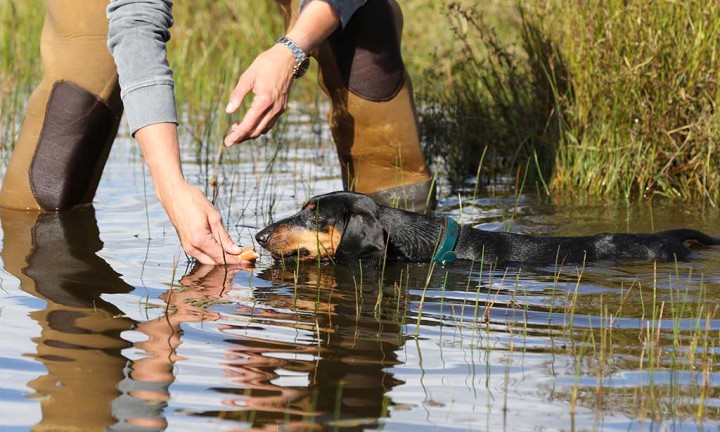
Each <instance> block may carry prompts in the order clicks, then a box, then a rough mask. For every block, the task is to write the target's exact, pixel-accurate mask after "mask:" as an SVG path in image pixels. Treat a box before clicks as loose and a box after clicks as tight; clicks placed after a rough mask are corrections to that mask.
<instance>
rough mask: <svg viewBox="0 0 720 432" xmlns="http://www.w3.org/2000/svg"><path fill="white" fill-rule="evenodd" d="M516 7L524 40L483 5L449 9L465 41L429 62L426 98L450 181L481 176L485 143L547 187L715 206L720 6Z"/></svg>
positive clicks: (539, 1)
mask: <svg viewBox="0 0 720 432" xmlns="http://www.w3.org/2000/svg"><path fill="white" fill-rule="evenodd" d="M517 10H518V12H517V15H516V18H517V21H518V22H519V24H518V25H517V30H516V33H517V36H516V40H517V41H518V42H517V44H516V45H515V44H511V43H508V42H507V36H506V35H504V36H499V35H498V34H497V33H496V32H495V31H494V29H493V27H492V26H490V25H489V24H488V23H487V18H486V16H484V15H482V14H481V13H480V11H479V8H478V9H475V8H473V7H467V6H462V5H460V4H457V3H453V4H452V5H451V7H450V9H449V11H448V13H447V15H448V21H447V22H448V24H449V25H451V26H453V28H454V29H455V32H456V35H457V40H458V48H457V49H456V51H455V52H454V53H453V55H450V56H445V57H443V58H442V59H438V61H439V62H441V63H442V65H443V66H441V67H434V68H431V69H429V70H428V72H427V75H428V77H429V78H430V79H426V80H424V82H423V83H424V84H425V85H427V86H428V87H426V88H423V89H422V96H423V100H424V101H425V102H426V103H427V104H428V105H427V107H426V110H425V112H424V114H423V128H424V134H425V136H426V139H427V141H428V146H429V147H428V148H429V149H431V150H432V151H433V152H434V153H435V152H437V154H439V155H441V156H442V157H443V158H444V160H445V161H446V163H447V165H448V168H449V170H450V173H451V178H453V179H455V180H456V182H457V181H461V180H462V179H464V178H467V177H469V176H471V175H473V174H474V173H475V171H474V169H475V167H476V166H477V164H476V162H477V160H478V158H479V157H480V154H481V153H482V150H483V149H484V148H485V147H486V146H487V147H488V148H489V154H488V156H489V157H490V160H495V161H497V162H496V164H500V168H501V169H505V170H507V169H515V170H518V171H523V170H525V171H527V170H530V173H531V174H533V177H534V179H536V180H538V181H539V182H540V183H542V187H541V189H547V190H549V191H562V192H564V193H571V194H579V195H583V196H588V197H596V198H599V197H607V196H615V197H619V198H625V199H631V198H634V197H653V196H663V197H680V198H683V199H693V198H694V199H697V198H702V199H704V200H707V201H708V202H710V203H711V204H713V205H714V204H716V203H717V201H718V198H720V187H718V186H720V174H719V173H720V170H719V169H718V168H720V156H719V155H718V152H717V148H716V142H717V138H718V136H720V114H719V112H718V109H717V106H718V102H720V83H719V82H718V79H717V71H718V70H720V56H718V55H717V53H718V49H719V48H720V40H718V38H717V35H718V34H719V33H720V18H718V17H720V4H719V3H717V2H704V1H701V0H689V1H684V2H669V1H661V2H656V1H650V0H637V1H632V2H620V1H610V2H601V1H589V2H575V1H569V0H533V1H530V2H523V3H522V5H519V6H518V7H517ZM447 70H450V71H451V72H450V73H446V72H445V71H447ZM433 82H439V83H440V85H439V86H438V85H433ZM448 142H450V143H453V144H455V145H452V146H449V145H447V143H448ZM528 160H533V164H532V166H530V167H527V166H525V163H526V161H528ZM485 173H486V174H487V175H493V174H495V171H494V167H493V164H490V166H488V167H487V168H486V169H485Z"/></svg>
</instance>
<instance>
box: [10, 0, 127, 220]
mask: <svg viewBox="0 0 720 432" xmlns="http://www.w3.org/2000/svg"><path fill="white" fill-rule="evenodd" d="M107 4H108V1H107V0H64V1H53V0H46V1H45V7H46V15H45V25H44V27H43V32H42V39H41V56H42V63H43V72H44V77H43V80H42V82H41V83H40V84H39V85H38V87H37V88H36V89H35V90H34V91H33V93H32V95H31V96H30V99H29V100H28V106H27V111H26V114H25V120H24V122H23V125H22V129H21V130H20V135H19V137H18V140H17V142H16V143H15V147H14V150H13V154H12V157H11V159H10V162H9V164H8V169H7V172H6V174H5V178H4V179H3V184H2V191H0V205H1V206H2V207H5V208H12V209H21V210H65V209H68V208H71V207H73V206H76V205H79V204H87V203H90V202H91V201H92V199H93V197H94V196H95V190H96V189H97V185H98V182H99V180H100V175H101V174H102V170H103V167H104V166H105V161H106V160H107V155H108V153H109V151H110V146H111V144H112V141H113V139H114V138H115V134H116V133H117V127H118V124H119V122H120V117H121V115H122V103H121V101H120V88H119V86H118V79H117V72H116V70H115V63H114V61H113V59H112V56H111V55H110V53H109V52H108V49H107V18H106V17H105V8H106V7H107Z"/></svg>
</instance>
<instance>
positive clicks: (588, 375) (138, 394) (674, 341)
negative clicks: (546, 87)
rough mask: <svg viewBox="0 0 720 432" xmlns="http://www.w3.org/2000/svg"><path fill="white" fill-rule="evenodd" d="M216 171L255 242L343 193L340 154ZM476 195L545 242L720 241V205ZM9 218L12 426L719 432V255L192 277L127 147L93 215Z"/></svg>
mask: <svg viewBox="0 0 720 432" xmlns="http://www.w3.org/2000/svg"><path fill="white" fill-rule="evenodd" d="M300 133H301V134H304V133H305V132H302V131H300ZM305 136H307V135H305ZM319 140H320V141H321V142H326V141H327V140H326V139H324V138H322V137H321V138H320V139H319ZM186 153H187V154H192V152H186ZM189 159H192V160H187V161H186V164H185V167H186V172H187V173H188V178H190V179H191V180H192V181H193V182H194V183H195V184H197V185H199V186H200V187H202V188H209V186H207V185H208V184H209V181H208V178H209V177H211V176H212V174H213V168H212V163H206V162H203V159H204V158H202V157H201V158H197V159H196V158H195V157H194V156H193V158H189ZM198 159H199V160H198ZM209 160H211V161H212V160H213V158H212V157H210V158H209ZM218 175H219V180H220V181H219V184H221V185H222V187H221V188H220V191H219V194H218V200H217V202H218V206H219V208H220V209H221V210H222V212H223V215H224V216H225V219H226V222H227V223H228V225H229V227H230V231H231V233H232V234H233V235H234V236H235V237H236V238H237V239H238V241H239V242H240V243H241V244H243V245H248V244H252V241H253V240H252V236H253V235H254V233H255V232H256V231H257V230H258V229H259V228H261V227H262V226H264V225H265V224H266V223H267V222H269V221H270V220H271V218H275V219H277V218H279V217H282V216H285V215H288V214H290V213H293V212H294V211H296V210H297V208H298V207H299V206H300V204H301V203H302V202H303V201H304V200H305V199H307V198H309V197H310V196H312V195H315V194H318V193H323V192H328V191H331V190H336V189H339V188H340V187H341V183H340V179H339V176H338V173H337V169H336V157H335V155H334V151H333V150H332V149H331V148H329V147H328V146H327V144H322V145H318V146H314V145H313V146H311V147H308V148H298V146H297V145H294V146H290V145H281V146H280V147H279V148H278V147H277V146H276V145H267V144H252V145H245V146H242V147H240V148H237V149H233V150H232V151H231V152H230V153H229V154H228V155H227V156H226V158H225V164H224V165H223V166H222V167H221V168H220V170H219V174H218ZM208 190H209V189H208ZM468 190H469V192H468V193H466V194H460V195H459V196H458V195H454V194H452V195H451V194H449V193H448V192H447V191H446V192H445V193H443V194H442V196H441V197H442V198H443V199H442V200H441V201H440V205H439V208H438V214H448V215H452V216H454V217H456V218H457V219H459V220H460V221H462V222H463V223H471V224H474V225H477V226H478V227H481V228H484V229H489V230H503V229H508V228H509V229H511V230H512V231H515V232H522V233H529V234H553V235H576V234H577V235H584V234H590V233H596V232H602V231H649V230H660V229H668V228H675V227H683V226H690V227H694V228H698V229H702V230H705V231H707V232H709V233H712V234H715V235H718V234H720V231H718V229H717V227H718V222H719V221H720V216H719V214H718V212H717V211H716V210H707V209H706V210H690V209H688V208H686V207H684V206H682V205H680V204H677V205H657V206H655V207H650V206H645V205H634V206H626V205H607V206H584V205H579V204H577V203H569V204H557V203H555V204H550V203H547V202H542V201H541V200H539V199H538V198H537V197H535V196H533V195H523V196H521V197H520V198H519V199H518V198H516V197H515V196H512V195H508V194H506V193H504V192H503V191H502V190H503V187H502V186H499V187H495V188H494V189H493V190H491V191H484V192H483V193H482V194H481V195H482V197H481V198H477V199H472V186H469V188H468ZM0 220H1V222H2V230H3V252H2V265H3V270H4V271H3V273H2V274H1V275H0V276H1V279H0V340H2V341H3V343H2V344H0V401H2V403H0V430H3V431H6V430H7V431H14V430H28V429H32V428H34V429H37V430H70V429H72V430H97V429H112V430H161V429H167V430H172V431H184V430H188V431H197V430H242V429H249V428H267V429H273V430H274V429H277V427H276V426H277V425H280V424H282V425H284V428H286V429H288V430H300V429H348V430H361V429H385V430H400V431H404V430H407V431H410V430H412V431H416V430H431V429H432V430H451V429H452V430H456V429H457V430H488V429H503V430H629V429H630V430H636V429H644V430H698V429H707V430H714V429H716V428H717V426H718V424H719V423H718V419H719V418H720V391H719V390H720V375H718V372H717V370H716V369H717V365H718V360H717V359H718V355H720V349H719V348H718V337H719V334H720V319H719V318H718V311H717V307H718V304H719V300H720V271H719V270H718V268H720V250H718V249H714V250H712V249H704V250H699V251H698V252H697V253H694V254H693V255H692V257H691V260H689V261H687V262H681V263H677V264H676V263H660V264H657V266H653V264H651V263H631V264H628V263H623V264H620V263H599V264H593V265H589V266H586V267H585V268H577V267H575V266H568V267H564V268H562V269H560V270H557V269H555V268H551V267H549V268H528V269H517V268H515V269H509V270H507V271H504V270H503V271H489V270H488V269H479V268H478V267H477V266H476V265H471V264H469V263H457V264H454V265H450V266H447V267H438V268H432V267H430V266H429V265H425V264H413V265H405V264H403V265H399V264H392V265H388V266H387V267H386V268H385V269H384V271H383V272H381V271H377V270H365V271H363V272H359V271H358V270H357V269H350V268H345V267H341V266H331V265H320V266H318V265H317V264H315V263H312V264H304V265H301V266H295V265H287V266H282V265H273V263H272V260H271V259H270V257H269V256H268V255H267V254H264V255H262V256H261V258H260V260H259V261H258V263H257V265H256V266H255V267H254V268H247V269H232V270H229V271H226V270H225V269H223V268H208V267H199V268H192V267H191V266H189V265H188V263H187V260H186V257H185V256H184V254H182V252H181V249H180V246H179V242H178V240H177V238H176V236H175V233H174V231H173V229H172V227H171V226H170V225H169V223H168V221H167V219H166V217H165V215H164V212H163V210H162V208H161V207H160V206H159V204H157V203H156V202H155V200H154V198H153V195H152V191H151V186H150V181H149V179H147V178H146V173H145V172H144V170H143V165H142V163H140V160H139V157H138V154H137V149H135V148H134V147H133V145H132V143H131V142H130V141H129V140H127V139H118V141H117V143H116V145H115V148H114V149H113V153H112V154H111V158H110V161H109V164H108V167H107V168H106V172H105V175H104V177H103V180H102V182H101V185H100V189H99V191H98V195H97V198H96V204H95V206H94V209H92V208H90V209H84V210H81V211H74V212H69V213H66V214H63V215H47V216H44V217H40V218H37V217H35V216H34V215H26V214H22V213H13V212H4V213H3V214H2V215H0Z"/></svg>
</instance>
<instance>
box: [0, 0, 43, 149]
mask: <svg viewBox="0 0 720 432" xmlns="http://www.w3.org/2000/svg"><path fill="white" fill-rule="evenodd" d="M42 20H43V8H42V4H41V3H40V2H21V1H17V2H14V1H1V2H0V160H2V161H5V160H6V158H7V157H8V149H10V148H11V146H12V143H13V141H14V139H15V136H16V135H17V132H18V130H19V127H20V124H21V121H22V117H23V113H24V106H25V100H26V99H27V97H28V96H29V95H30V92H31V91H32V88H33V87H34V85H35V84H37V82H39V80H40V30H41V28H42Z"/></svg>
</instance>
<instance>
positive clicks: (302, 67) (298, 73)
mask: <svg viewBox="0 0 720 432" xmlns="http://www.w3.org/2000/svg"><path fill="white" fill-rule="evenodd" d="M309 67H310V58H309V57H305V60H303V61H302V63H300V64H299V65H298V66H297V70H296V71H295V78H300V77H301V76H303V75H305V72H307V70H308V68H309Z"/></svg>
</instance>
